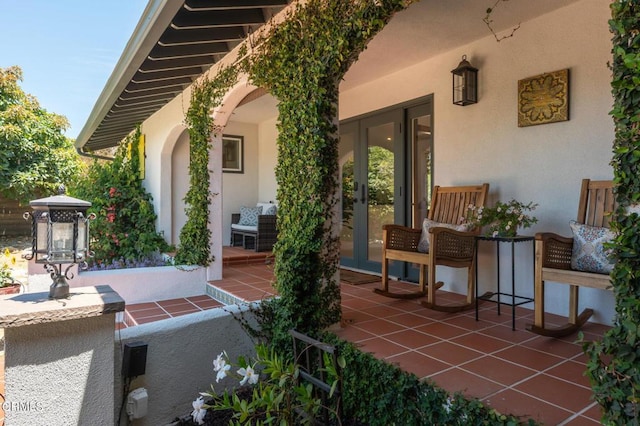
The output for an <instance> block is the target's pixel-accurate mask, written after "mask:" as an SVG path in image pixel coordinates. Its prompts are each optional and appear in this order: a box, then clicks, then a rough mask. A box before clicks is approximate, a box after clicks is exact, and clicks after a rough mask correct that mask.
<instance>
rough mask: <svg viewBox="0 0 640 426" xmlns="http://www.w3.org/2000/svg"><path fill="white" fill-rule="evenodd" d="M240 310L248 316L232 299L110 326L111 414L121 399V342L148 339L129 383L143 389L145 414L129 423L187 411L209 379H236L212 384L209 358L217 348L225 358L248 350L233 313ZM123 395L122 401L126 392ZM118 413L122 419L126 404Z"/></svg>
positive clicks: (163, 419)
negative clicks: (141, 364) (140, 371)
mask: <svg viewBox="0 0 640 426" xmlns="http://www.w3.org/2000/svg"><path fill="white" fill-rule="evenodd" d="M241 312H242V313H243V314H244V315H245V318H246V319H250V318H251V314H250V313H249V312H248V306H247V305H243V306H239V305H233V306H227V307H225V308H216V309H210V310H207V311H202V312H197V313H193V314H189V315H184V316H181V317H177V318H170V319H166V320H161V321H156V322H152V323H148V324H143V325H139V326H136V327H132V328H126V329H123V330H120V331H116V351H115V353H116V356H115V368H114V371H115V384H114V386H115V388H114V390H115V409H116V413H115V417H116V418H118V415H119V411H120V407H121V404H122V401H123V387H124V383H125V381H124V380H123V377H122V375H121V369H122V352H123V348H124V344H125V343H131V342H139V341H141V342H144V343H146V344H147V345H148V350H147V362H146V372H145V374H144V375H143V376H140V377H137V378H135V379H133V381H132V383H131V386H130V390H134V389H137V388H140V387H144V388H145V389H146V390H147V392H148V414H147V415H146V416H145V417H144V418H142V419H139V420H135V421H134V423H133V424H135V425H141V426H144V425H154V426H155V425H166V424H170V423H171V422H172V421H173V420H174V419H175V417H178V416H183V415H185V414H188V413H190V412H191V410H192V409H193V408H192V406H191V403H192V401H193V400H195V399H196V398H197V397H198V396H200V394H199V393H200V392H204V391H207V390H210V386H211V384H214V385H215V386H216V391H223V390H224V387H225V385H226V386H229V387H234V385H235V384H237V383H235V382H234V380H233V379H231V378H226V379H224V380H223V381H221V382H220V383H219V384H216V382H215V377H216V374H215V373H214V371H213V360H214V359H215V358H216V356H217V355H218V354H219V353H220V352H222V351H226V352H227V354H228V355H229V357H230V358H231V359H237V357H238V356H239V355H244V356H253V355H254V353H255V349H254V343H253V341H252V340H251V338H250V337H249V336H248V335H247V333H246V332H245V331H244V330H243V328H242V327H241V325H240V323H239V321H238V320H237V319H236V318H235V317H234V314H235V315H238V314H239V313H241ZM124 398H125V401H126V395H125V396H124ZM122 416H123V418H122V422H125V416H126V408H125V409H123V414H122ZM126 424H128V423H126Z"/></svg>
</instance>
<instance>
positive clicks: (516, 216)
mask: <svg viewBox="0 0 640 426" xmlns="http://www.w3.org/2000/svg"><path fill="white" fill-rule="evenodd" d="M536 207H538V204H536V203H533V202H530V203H528V204H524V203H521V202H520V201H516V200H511V201H508V202H506V203H504V202H502V201H498V202H497V203H496V204H495V205H494V206H493V207H476V206H474V205H469V208H468V210H467V217H466V220H467V222H468V223H470V224H472V225H473V226H474V227H475V226H487V229H486V230H485V235H486V236H489V237H515V236H516V235H517V233H518V229H519V228H528V227H530V226H531V225H533V224H534V223H536V222H538V219H536V218H535V216H531V215H529V214H527V213H526V212H531V211H533V210H535V209H536Z"/></svg>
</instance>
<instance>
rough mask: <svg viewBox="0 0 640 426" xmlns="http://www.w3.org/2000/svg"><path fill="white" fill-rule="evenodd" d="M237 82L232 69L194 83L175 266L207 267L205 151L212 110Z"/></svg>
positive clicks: (208, 198) (208, 199)
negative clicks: (183, 218) (183, 212)
mask: <svg viewBox="0 0 640 426" xmlns="http://www.w3.org/2000/svg"><path fill="white" fill-rule="evenodd" d="M237 78H238V70H237V68H235V67H227V68H224V69H223V70H221V71H220V72H219V73H218V74H217V75H216V77H215V79H213V80H207V79H203V80H202V81H200V82H197V83H194V85H193V86H192V92H191V103H190V106H189V110H188V111H187V114H186V122H187V126H188V128H189V190H188V191H187V195H186V196H185V198H184V202H185V210H186V214H187V222H186V224H185V225H184V226H183V227H182V230H181V231H180V246H179V247H178V251H177V253H176V263H177V264H179V265H204V266H206V265H209V263H210V262H211V261H212V260H213V257H212V255H211V231H210V230H209V227H208V224H209V205H210V204H211V197H212V196H213V195H214V194H212V193H211V191H210V189H209V172H210V171H209V151H210V150H211V148H212V146H211V137H212V134H213V133H214V132H215V131H216V129H214V125H213V117H212V110H213V108H215V107H217V106H218V105H220V103H221V102H222V99H223V97H224V95H225V93H227V91H228V90H229V88H231V87H232V86H233V85H234V83H235V82H236V81H237Z"/></svg>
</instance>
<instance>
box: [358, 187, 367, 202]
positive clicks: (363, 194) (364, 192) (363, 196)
mask: <svg viewBox="0 0 640 426" xmlns="http://www.w3.org/2000/svg"><path fill="white" fill-rule="evenodd" d="M360 191H361V192H360V195H361V198H360V201H361V202H362V204H364V203H366V202H367V188H366V187H365V185H362V186H361V188H360Z"/></svg>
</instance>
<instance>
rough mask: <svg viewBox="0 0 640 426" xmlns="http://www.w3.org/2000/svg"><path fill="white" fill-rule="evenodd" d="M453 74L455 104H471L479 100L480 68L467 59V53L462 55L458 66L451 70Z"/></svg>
mask: <svg viewBox="0 0 640 426" xmlns="http://www.w3.org/2000/svg"><path fill="white" fill-rule="evenodd" d="M451 73H452V74H453V103H454V104H455V105H461V106H465V105H471V104H475V103H477V102H478V69H477V68H474V67H472V66H471V64H470V63H469V61H467V55H463V56H462V61H460V63H459V64H458V67H457V68H456V69H454V70H452V71H451Z"/></svg>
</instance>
